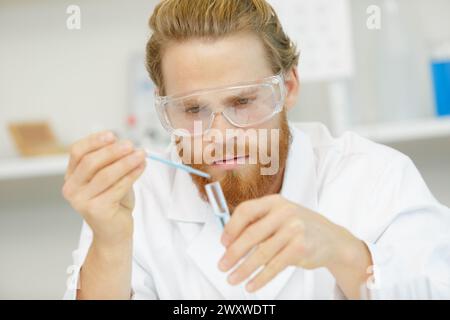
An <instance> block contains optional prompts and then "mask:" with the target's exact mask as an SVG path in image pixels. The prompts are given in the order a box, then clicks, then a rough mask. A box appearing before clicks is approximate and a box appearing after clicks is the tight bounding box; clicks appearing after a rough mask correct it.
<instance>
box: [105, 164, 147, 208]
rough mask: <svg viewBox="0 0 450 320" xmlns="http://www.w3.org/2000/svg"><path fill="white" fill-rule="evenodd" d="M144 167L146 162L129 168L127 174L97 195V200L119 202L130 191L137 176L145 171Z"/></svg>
mask: <svg viewBox="0 0 450 320" xmlns="http://www.w3.org/2000/svg"><path fill="white" fill-rule="evenodd" d="M145 167H146V164H145V162H144V163H142V164H140V165H139V166H137V167H136V168H134V169H133V170H131V171H130V172H129V173H128V174H126V175H125V176H124V177H122V178H121V179H120V180H119V181H117V183H115V184H114V185H112V186H111V187H110V188H109V189H108V190H106V191H104V192H103V193H102V194H101V195H99V196H98V198H99V200H100V201H105V202H106V203H117V202H120V201H121V200H122V199H123V198H124V197H125V196H126V195H127V193H128V192H129V191H130V189H131V188H132V186H133V184H134V183H135V182H136V180H137V179H138V178H139V176H140V175H141V174H142V173H143V172H144V171H145Z"/></svg>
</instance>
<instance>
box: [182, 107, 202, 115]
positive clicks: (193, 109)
mask: <svg viewBox="0 0 450 320" xmlns="http://www.w3.org/2000/svg"><path fill="white" fill-rule="evenodd" d="M202 109H203V107H201V106H199V105H196V106H192V107H189V108H186V110H185V112H186V113H199V112H200V111H202Z"/></svg>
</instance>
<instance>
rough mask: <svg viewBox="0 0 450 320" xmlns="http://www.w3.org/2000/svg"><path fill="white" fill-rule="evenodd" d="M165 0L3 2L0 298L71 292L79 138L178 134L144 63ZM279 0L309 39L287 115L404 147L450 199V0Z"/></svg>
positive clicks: (156, 143) (151, 139) (148, 139)
mask: <svg viewBox="0 0 450 320" xmlns="http://www.w3.org/2000/svg"><path fill="white" fill-rule="evenodd" d="M156 2H157V1H156V0H134V1H125V0H114V1H111V0H108V1H107V0H96V1H88V0H70V1H66V0H0V299H60V298H61V297H62V295H63V293H64V290H65V286H66V276H67V275H66V269H67V267H68V266H69V265H70V264H71V252H72V250H73V249H74V248H76V246H77V241H78V236H79V232H80V226H81V219H80V217H79V216H78V214H77V213H76V212H74V211H73V210H72V209H71V208H70V206H69V205H68V204H67V203H66V202H65V201H64V199H63V198H62V196H61V191H60V190H61V187H62V184H63V176H64V171H65V167H66V162H67V155H66V153H65V151H66V150H67V146H68V145H70V144H71V143H72V142H74V141H75V140H77V139H79V138H81V137H84V136H86V135H87V134H89V133H91V132H94V131H98V130H101V129H106V128H107V129H113V130H115V131H116V132H118V133H120V134H121V135H122V136H126V137H129V138H131V139H133V140H135V141H136V142H137V143H141V144H145V145H152V146H153V147H155V148H158V147H160V146H161V145H163V144H164V143H166V142H167V139H168V137H167V136H166V135H165V133H164V132H163V131H162V128H161V127H160V125H159V123H158V120H157V118H156V115H155V113H154V111H153V109H152V90H153V85H152V83H151V82H150V80H149V79H148V77H147V74H146V71H145V69H144V64H143V59H144V47H145V43H146V40H147V38H148V36H149V30H148V27H147V21H148V18H149V16H150V14H151V12H152V9H153V7H154V6H155V4H156ZM269 2H271V3H272V4H273V5H274V6H275V7H276V8H277V10H278V12H279V15H280V18H281V19H282V22H283V23H284V25H285V29H286V30H287V32H288V33H289V35H290V36H291V37H292V39H293V40H294V41H295V42H296V43H297V45H298V47H299V48H300V50H301V59H300V60H301V62H300V66H299V75H300V78H301V81H302V87H301V96H300V100H299V102H298V106H297V107H296V108H294V110H293V111H292V112H291V113H290V119H291V120H292V121H319V122H323V123H325V124H326V125H327V126H329V128H330V129H331V130H332V131H333V133H334V134H336V135H340V134H342V133H343V132H345V131H347V130H352V131H356V132H358V133H360V134H361V135H364V136H366V137H368V138H370V139H372V140H374V141H377V142H380V143H383V144H387V145H389V146H391V147H393V148H395V149H398V150H400V151H402V152H404V153H406V154H407V155H408V156H410V157H411V158H412V159H413V161H414V162H415V164H416V165H417V167H418V168H419V169H420V171H421V173H422V175H423V177H424V179H425V181H426V182H427V183H428V185H429V187H430V188H431V190H432V192H433V193H434V194H435V196H436V198H437V199H439V200H440V201H441V202H442V203H444V204H446V205H450V48H449V46H450V19H449V12H450V1H448V0H433V1H427V0H269ZM77 15H78V17H79V18H80V20H79V21H77V20H76V17H77ZM77 22H80V24H79V25H77Z"/></svg>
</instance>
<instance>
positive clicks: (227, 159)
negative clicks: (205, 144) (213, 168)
mask: <svg viewBox="0 0 450 320" xmlns="http://www.w3.org/2000/svg"><path fill="white" fill-rule="evenodd" d="M247 157H248V156H229V157H225V158H224V159H222V160H216V161H214V164H218V165H221V164H233V163H237V162H238V160H241V161H242V160H243V159H246V158H247Z"/></svg>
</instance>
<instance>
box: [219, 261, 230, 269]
mask: <svg viewBox="0 0 450 320" xmlns="http://www.w3.org/2000/svg"><path fill="white" fill-rule="evenodd" d="M219 269H220V270H222V271H226V270H227V269H228V260H227V259H224V258H222V259H221V260H220V262H219Z"/></svg>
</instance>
